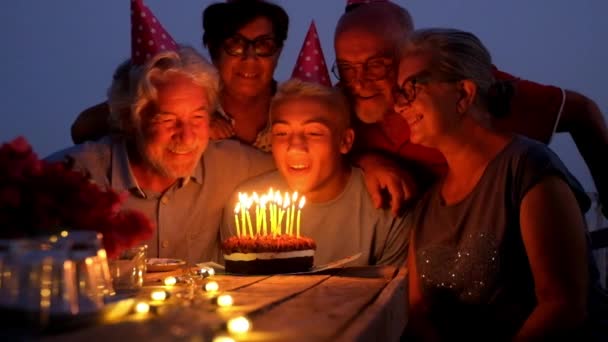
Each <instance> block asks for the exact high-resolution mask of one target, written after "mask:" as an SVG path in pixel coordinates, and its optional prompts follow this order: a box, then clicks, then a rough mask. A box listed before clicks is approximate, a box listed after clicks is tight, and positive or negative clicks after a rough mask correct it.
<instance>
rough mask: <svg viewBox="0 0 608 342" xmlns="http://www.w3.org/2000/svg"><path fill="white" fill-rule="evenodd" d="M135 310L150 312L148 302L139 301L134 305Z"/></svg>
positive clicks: (142, 312)
mask: <svg viewBox="0 0 608 342" xmlns="http://www.w3.org/2000/svg"><path fill="white" fill-rule="evenodd" d="M135 312H137V313H140V314H144V313H148V312H150V304H148V303H146V302H139V303H137V304H136V305H135Z"/></svg>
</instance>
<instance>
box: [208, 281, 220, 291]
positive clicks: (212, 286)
mask: <svg viewBox="0 0 608 342" xmlns="http://www.w3.org/2000/svg"><path fill="white" fill-rule="evenodd" d="M219 288H220V285H219V284H218V283H217V282H215V281H210V282H208V283H207V284H205V291H207V292H215V291H217V290H219Z"/></svg>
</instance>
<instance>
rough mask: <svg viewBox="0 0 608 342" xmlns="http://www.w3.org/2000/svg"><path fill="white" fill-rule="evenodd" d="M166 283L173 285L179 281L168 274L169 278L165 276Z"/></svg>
mask: <svg viewBox="0 0 608 342" xmlns="http://www.w3.org/2000/svg"><path fill="white" fill-rule="evenodd" d="M164 283H165V285H167V286H173V285H175V284H176V283H177V279H176V278H175V277H173V276H168V277H167V278H165V280H164Z"/></svg>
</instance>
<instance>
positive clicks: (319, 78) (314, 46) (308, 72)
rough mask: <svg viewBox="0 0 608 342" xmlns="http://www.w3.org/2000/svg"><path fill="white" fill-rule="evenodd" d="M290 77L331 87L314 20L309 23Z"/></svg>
mask: <svg viewBox="0 0 608 342" xmlns="http://www.w3.org/2000/svg"><path fill="white" fill-rule="evenodd" d="M291 77H292V78H299V79H300V80H302V81H306V82H315V83H319V84H322V85H324V86H328V87H331V81H330V79H329V71H328V70H327V63H325V56H324V55H323V50H322V49H321V42H320V41H319V35H318V34H317V27H316V26H315V21H314V20H313V21H312V22H311V23H310V27H309V28H308V33H306V38H305V39H304V44H302V48H301V49H300V54H299V55H298V60H297V62H296V65H295V66H294V68H293V72H292V73H291Z"/></svg>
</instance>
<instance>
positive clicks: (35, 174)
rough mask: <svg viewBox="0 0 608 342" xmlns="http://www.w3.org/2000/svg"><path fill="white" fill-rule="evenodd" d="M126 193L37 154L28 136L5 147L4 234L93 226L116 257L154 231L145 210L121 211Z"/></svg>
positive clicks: (1, 172) (0, 149)
mask: <svg viewBox="0 0 608 342" xmlns="http://www.w3.org/2000/svg"><path fill="white" fill-rule="evenodd" d="M126 198H127V194H126V193H124V194H119V193H117V192H115V191H113V190H112V189H101V188H100V187H99V186H98V185H96V184H94V183H93V182H91V181H90V180H89V177H88V176H87V175H85V174H83V173H81V172H78V171H74V170H72V169H71V168H70V166H69V165H68V163H48V162H45V161H43V160H40V159H38V157H37V156H36V154H35V153H34V152H33V151H32V148H31V146H30V145H29V143H28V142H27V140H26V139H25V138H23V137H18V138H17V139H15V140H13V141H12V142H10V143H7V144H4V145H2V146H0V238H16V237H33V236H39V235H51V234H56V233H58V232H60V231H62V230H94V231H97V232H100V233H102V234H103V241H104V247H105V248H106V251H107V253H108V256H109V257H114V256H117V255H118V254H119V253H120V252H121V251H122V250H123V249H126V248H129V247H132V246H134V245H136V244H137V243H138V242H139V241H142V240H146V239H149V238H150V237H151V235H152V233H153V231H154V226H153V224H152V222H151V221H150V220H149V219H148V218H147V217H146V216H145V215H143V214H142V213H139V212H136V211H132V210H121V206H122V204H123V203H124V201H125V200H126Z"/></svg>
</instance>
